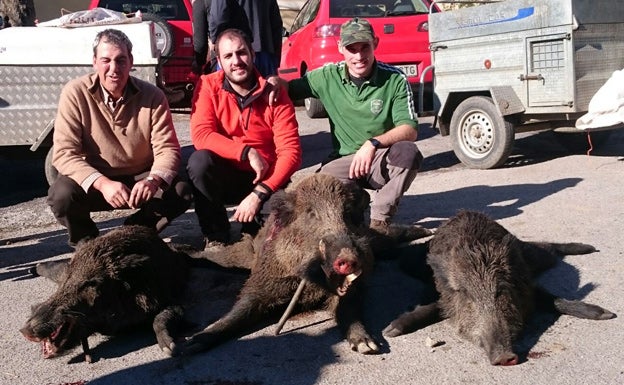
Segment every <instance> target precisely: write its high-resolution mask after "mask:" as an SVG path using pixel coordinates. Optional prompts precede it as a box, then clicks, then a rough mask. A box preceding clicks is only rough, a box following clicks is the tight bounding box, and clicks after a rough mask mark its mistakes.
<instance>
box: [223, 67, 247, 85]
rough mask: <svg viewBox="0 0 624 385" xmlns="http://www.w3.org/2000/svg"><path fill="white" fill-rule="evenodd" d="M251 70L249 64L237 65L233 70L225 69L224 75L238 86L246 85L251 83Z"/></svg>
mask: <svg viewBox="0 0 624 385" xmlns="http://www.w3.org/2000/svg"><path fill="white" fill-rule="evenodd" d="M252 76H253V71H252V69H251V67H250V66H245V67H240V66H239V67H238V68H237V69H236V70H234V71H226V72H225V77H226V78H227V80H228V81H229V82H230V83H232V84H236V85H238V86H246V85H248V84H250V83H251V80H252Z"/></svg>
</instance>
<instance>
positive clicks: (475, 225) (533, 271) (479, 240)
mask: <svg viewBox="0 0 624 385" xmlns="http://www.w3.org/2000/svg"><path fill="white" fill-rule="evenodd" d="M594 251H596V250H595V248H594V247H593V246H590V245H586V244H583V243H548V242H523V241H521V240H519V239H517V238H516V237H514V236H513V235H512V234H510V233H509V232H508V231H507V230H506V229H505V228H503V227H502V226H501V225H499V224H498V223H496V222H495V221H493V220H492V219H490V218H488V217H487V216H486V215H484V214H482V213H478V212H471V211H462V212H460V213H459V214H458V215H457V216H455V217H453V218H451V219H450V220H448V221H447V222H446V223H444V224H443V225H442V226H441V227H439V228H438V230H437V232H436V234H435V235H434V237H433V238H432V239H431V240H430V244H429V252H428V256H427V263H428V264H429V266H430V267H431V269H432V270H433V278H434V282H435V287H436V290H437V291H438V293H439V295H440V297H439V300H438V301H437V302H434V303H430V304H427V305H421V306H417V307H416V308H415V309H414V310H413V311H411V312H407V313H404V314H402V315H401V316H399V317H398V318H397V319H396V320H394V321H392V323H391V324H390V325H389V326H388V327H386V329H385V330H384V335H386V336H388V337H395V336H398V335H401V334H405V333H407V332H411V331H414V330H416V329H419V328H422V327H424V326H427V325H429V324H432V323H434V322H437V321H439V320H441V319H443V318H448V319H449V320H450V322H451V323H452V324H453V326H454V327H455V329H456V331H457V333H458V334H459V335H460V336H461V337H462V338H465V339H467V340H469V341H471V342H473V343H475V344H476V345H478V346H480V347H482V348H483V349H484V350H485V352H486V354H487V356H488V358H489V361H490V363H491V364H492V365H515V364H517V363H518V356H517V355H516V353H514V351H513V348H512V344H513V342H514V340H515V339H516V338H517V336H518V335H519V333H520V332H521V331H522V329H523V327H524V325H525V323H526V321H527V319H528V317H529V316H530V315H531V313H532V312H533V310H534V308H535V307H536V306H539V307H541V308H542V309H544V310H547V311H552V312H556V313H561V314H569V315H572V316H574V317H579V318H587V319H594V320H604V319H610V318H613V317H615V314H613V313H611V312H610V311H608V310H605V309H603V308H601V307H599V306H596V305H591V304H587V303H584V302H582V301H571V300H566V299H562V298H557V297H555V296H554V295H552V294H550V293H548V292H547V291H546V290H545V289H543V288H540V287H538V286H536V285H535V282H534V281H535V278H536V276H537V275H538V274H539V273H540V272H542V271H544V270H546V269H548V268H550V267H553V266H554V265H555V263H556V262H557V258H558V257H559V256H562V255H574V254H587V253H592V252H594Z"/></svg>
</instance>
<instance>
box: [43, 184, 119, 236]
mask: <svg viewBox="0 0 624 385" xmlns="http://www.w3.org/2000/svg"><path fill="white" fill-rule="evenodd" d="M47 203H48V205H49V206H50V209H51V210H52V214H54V217H55V218H56V220H57V221H58V222H59V223H60V224H61V225H63V226H65V227H66V228H67V231H68V233H69V244H70V245H72V246H75V245H76V244H77V243H78V242H79V241H81V240H83V239H88V238H94V237H97V235H98V234H99V231H98V228H97V226H96V225H95V222H93V220H92V219H91V212H92V211H102V210H112V209H113V208H112V207H111V206H110V205H109V204H108V203H107V202H106V200H105V199H104V197H103V196H102V194H99V192H98V191H93V192H90V193H89V194H87V193H86V192H85V191H84V190H83V189H82V187H80V185H78V183H76V182H75V181H74V180H73V179H71V178H69V177H67V176H65V175H59V176H58V178H57V179H56V181H54V183H53V184H52V185H51V186H50V188H49V190H48V198H47Z"/></svg>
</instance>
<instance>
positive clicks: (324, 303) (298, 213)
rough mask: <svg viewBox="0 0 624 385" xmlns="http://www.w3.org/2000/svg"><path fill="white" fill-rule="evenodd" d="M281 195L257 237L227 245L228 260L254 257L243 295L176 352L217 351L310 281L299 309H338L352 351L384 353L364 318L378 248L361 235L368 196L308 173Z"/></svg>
mask: <svg viewBox="0 0 624 385" xmlns="http://www.w3.org/2000/svg"><path fill="white" fill-rule="evenodd" d="M277 194H279V195H276V196H275V197H274V202H273V204H272V209H271V213H270V215H269V217H268V219H267V221H266V222H265V224H264V225H263V227H262V228H261V229H260V231H259V233H258V234H257V235H256V237H255V238H253V239H251V238H250V237H246V238H243V240H242V241H241V242H239V243H238V244H234V245H232V246H228V247H226V248H225V250H223V251H222V252H223V253H224V254H227V255H228V258H232V259H236V258H238V259H239V260H248V261H251V263H250V265H251V273H250V276H249V278H248V280H247V281H246V282H245V284H244V286H243V288H242V290H241V292H240V295H239V299H238V301H237V302H236V303H235V304H234V306H233V307H232V309H231V310H230V311H229V312H228V313H227V314H225V315H224V316H223V317H222V318H220V319H219V320H217V321H216V322H214V323H212V324H211V325H209V326H208V327H206V328H205V329H204V330H203V331H201V332H199V333H196V334H194V335H193V336H192V337H191V338H190V339H189V340H188V341H186V343H185V344H181V345H179V346H178V349H177V352H178V353H180V354H190V353H195V352H199V351H203V350H207V349H210V348H212V347H214V346H215V345H217V344H219V343H222V342H224V341H226V340H229V339H232V338H235V337H236V336H238V335H241V334H243V333H244V332H245V331H248V329H250V328H252V327H257V326H258V323H259V322H262V321H266V320H268V319H270V318H271V317H273V316H278V315H279V314H281V312H283V311H284V309H285V308H286V307H287V305H288V304H289V302H290V300H291V298H292V297H293V294H294V293H295V291H296V289H297V287H298V285H299V283H300V282H301V280H302V279H306V280H307V283H306V285H305V287H304V289H303V291H302V293H301V297H300V299H299V300H298V302H297V307H296V309H298V310H300V311H301V310H311V309H319V308H323V307H326V308H329V309H333V310H334V312H335V319H336V322H337V324H338V326H339V328H340V329H341V330H342V332H343V333H344V334H345V335H346V339H347V341H348V342H349V344H350V346H351V348H352V349H353V350H356V351H358V352H360V353H364V354H369V353H377V352H379V347H378V346H377V344H376V343H375V342H374V341H373V339H372V338H371V337H370V336H369V334H368V333H367V331H366V330H365V327H364V325H363V324H362V322H361V320H360V313H361V299H362V294H361V290H362V285H363V280H364V279H366V278H365V277H366V275H367V274H369V273H370V272H371V270H372V268H373V254H372V251H371V249H370V247H369V245H368V243H367V240H366V238H365V237H362V236H361V235H359V234H360V232H359V231H361V228H362V223H363V217H362V212H363V211H364V210H365V209H366V207H367V206H368V203H369V198H368V194H367V193H366V192H365V191H364V190H361V189H360V188H358V187H357V186H355V185H351V184H343V183H341V182H340V181H339V180H338V179H336V178H334V177H332V176H329V175H324V174H313V175H311V176H307V177H305V178H303V179H302V180H300V181H299V182H298V183H297V184H296V185H295V186H294V187H292V188H289V189H287V190H286V191H282V192H279V193H277ZM252 253H253V255H252Z"/></svg>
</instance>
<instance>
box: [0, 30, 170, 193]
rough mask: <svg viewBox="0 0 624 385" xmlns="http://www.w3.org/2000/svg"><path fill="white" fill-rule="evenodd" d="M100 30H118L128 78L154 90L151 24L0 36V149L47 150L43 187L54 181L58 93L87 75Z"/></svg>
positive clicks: (157, 61) (0, 33)
mask: <svg viewBox="0 0 624 385" xmlns="http://www.w3.org/2000/svg"><path fill="white" fill-rule="evenodd" d="M106 28H116V29H121V30H122V31H124V32H125V33H126V35H128V37H129V38H130V40H131V41H132V45H133V49H132V54H133V58H134V66H133V68H132V72H131V75H133V76H136V77H138V78H140V79H143V80H146V81H149V82H150V83H153V84H159V79H158V73H159V68H160V54H159V52H158V50H157V48H156V39H155V32H154V25H153V23H151V22H142V23H133V24H118V25H117V24H114V25H99V26H92V27H81V28H58V27H11V28H6V29H2V30H0V149H1V148H2V147H1V146H28V147H29V148H30V150H32V151H36V150H37V149H38V148H39V147H42V146H44V147H49V148H50V150H49V151H48V156H47V157H46V162H45V174H46V178H47V180H48V182H51V181H53V180H54V179H56V170H55V169H54V167H53V166H52V156H51V154H52V132H53V130H54V118H55V117H56V113H57V109H58V101H59V97H60V93H61V90H62V88H63V86H64V85H65V84H66V83H67V82H68V81H70V80H71V79H74V78H76V77H79V76H81V75H83V74H87V73H90V72H93V41H94V38H95V35H96V34H97V33H98V32H99V31H101V30H103V29H106Z"/></svg>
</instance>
